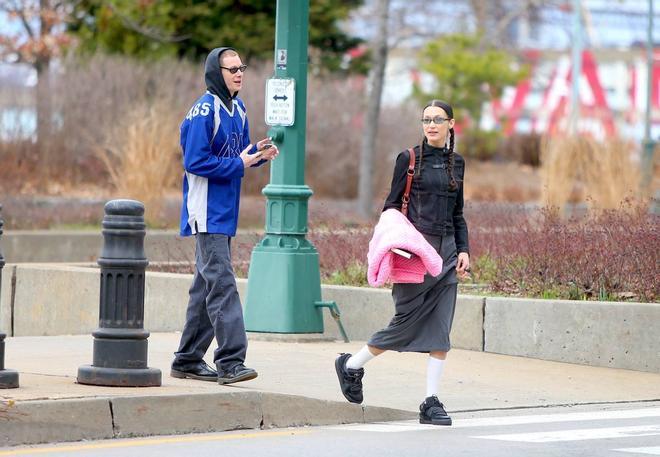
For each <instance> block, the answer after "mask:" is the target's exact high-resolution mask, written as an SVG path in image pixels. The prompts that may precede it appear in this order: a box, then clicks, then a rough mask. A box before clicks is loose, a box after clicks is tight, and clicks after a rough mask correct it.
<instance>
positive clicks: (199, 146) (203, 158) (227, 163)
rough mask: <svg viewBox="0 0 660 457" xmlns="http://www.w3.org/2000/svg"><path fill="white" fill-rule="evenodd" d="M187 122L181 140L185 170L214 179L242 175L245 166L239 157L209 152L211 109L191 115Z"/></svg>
mask: <svg viewBox="0 0 660 457" xmlns="http://www.w3.org/2000/svg"><path fill="white" fill-rule="evenodd" d="M189 116H190V114H189ZM187 122H188V126H187V127H188V128H187V129H185V133H184V134H185V138H183V139H182V140H183V141H182V142H181V143H182V146H183V167H184V168H185V170H186V171H187V172H189V173H192V174H194V175H197V176H202V177H204V178H208V179H216V180H229V179H234V178H241V177H243V174H244V173H245V167H244V166H243V160H241V158H240V157H231V158H230V157H226V158H220V157H217V156H215V155H214V154H212V153H211V140H212V139H213V110H208V111H207V113H206V115H202V114H201V113H199V114H197V115H195V116H192V118H189V119H187ZM182 133H183V132H182Z"/></svg>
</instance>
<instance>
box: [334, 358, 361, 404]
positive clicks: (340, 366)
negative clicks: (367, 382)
mask: <svg viewBox="0 0 660 457" xmlns="http://www.w3.org/2000/svg"><path fill="white" fill-rule="evenodd" d="M350 358H351V354H340V355H339V357H337V359H336V360H335V371H336V372H337V378H338V379H339V387H341V393H342V394H344V397H345V398H346V400H348V401H350V402H351V403H357V404H360V403H362V400H363V395H362V377H363V376H364V368H358V369H357V370H355V369H352V368H347V367H346V362H347V361H348V359H350Z"/></svg>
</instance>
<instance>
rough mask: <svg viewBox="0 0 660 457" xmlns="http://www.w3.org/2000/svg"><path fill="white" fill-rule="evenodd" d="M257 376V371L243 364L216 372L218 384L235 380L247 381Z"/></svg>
mask: <svg viewBox="0 0 660 457" xmlns="http://www.w3.org/2000/svg"><path fill="white" fill-rule="evenodd" d="M256 377H257V372H256V371H255V370H253V369H252V368H248V367H246V366H245V365H243V364H242V363H241V364H238V365H236V366H235V367H234V368H232V369H230V370H228V371H222V372H218V384H232V383H235V382H241V381H249V380H250V379H254V378H256Z"/></svg>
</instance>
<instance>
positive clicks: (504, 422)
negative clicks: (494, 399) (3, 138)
mask: <svg viewBox="0 0 660 457" xmlns="http://www.w3.org/2000/svg"><path fill="white" fill-rule="evenodd" d="M653 417H660V408H643V409H628V410H621V411H594V412H584V413H565V414H530V415H524V416H502V417H481V418H475V419H455V420H454V423H453V425H452V426H451V428H466V427H470V428H471V427H493V426H508V425H527V424H550V423H560V422H578V421H591V420H608V419H642V418H653ZM330 428H333V429H335V430H352V431H356V432H383V433H392V432H410V431H416V430H438V429H439V428H440V429H443V428H447V427H438V426H436V425H423V424H420V423H419V422H418V421H416V420H411V421H398V422H382V423H374V424H350V425H338V426H332V427H330Z"/></svg>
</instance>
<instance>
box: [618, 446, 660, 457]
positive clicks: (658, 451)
mask: <svg viewBox="0 0 660 457" xmlns="http://www.w3.org/2000/svg"><path fill="white" fill-rule="evenodd" d="M613 450H614V451H618V452H630V453H632V454H646V455H660V446H651V447H629V448H626V449H613Z"/></svg>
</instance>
